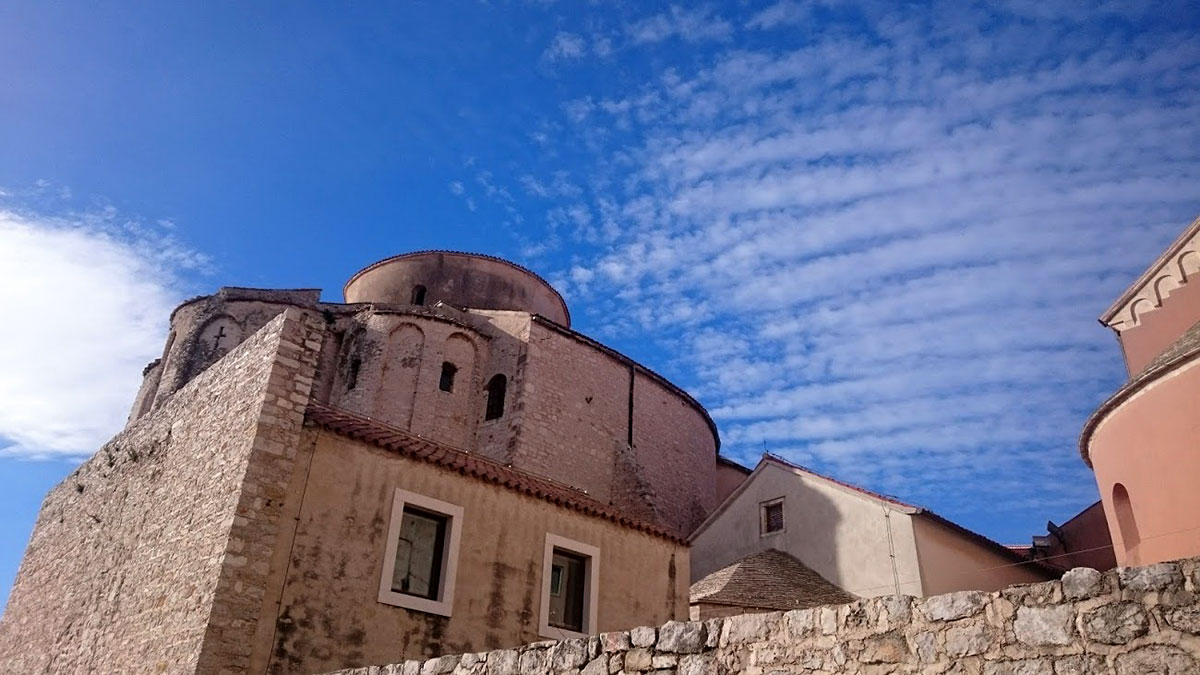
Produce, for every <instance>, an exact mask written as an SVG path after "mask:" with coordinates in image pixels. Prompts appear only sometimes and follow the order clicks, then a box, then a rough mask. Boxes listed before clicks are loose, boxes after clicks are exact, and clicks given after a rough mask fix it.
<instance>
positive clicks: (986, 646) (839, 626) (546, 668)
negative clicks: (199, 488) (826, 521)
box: [338, 558, 1200, 675]
mask: <svg viewBox="0 0 1200 675" xmlns="http://www.w3.org/2000/svg"><path fill="white" fill-rule="evenodd" d="M1198 592H1200V559H1196V558H1193V559H1188V560H1183V561H1179V562H1176V563H1160V564H1157V565H1150V566H1148V567H1141V568H1120V569H1116V570H1110V571H1109V572H1105V573H1100V572H1097V571H1096V570H1092V569H1089V568H1077V569H1075V570H1072V571H1070V572H1068V573H1067V574H1066V575H1065V576H1064V577H1063V579H1062V580H1061V581H1051V582H1045V583H1038V584H1029V585H1023V586H1012V587H1009V588H1007V589H1004V590H1002V591H998V592H994V593H981V592H978V591H961V592H958V593H950V594H947V595H939V596H934V597H931V598H925V599H922V600H918V599H914V598H911V597H908V596H900V597H895V596H888V597H882V598H870V599H864V600H859V601H856V602H853V603H851V604H848V605H842V606H837V607H817V608H812V609H803V610H795V611H791V612H774V613H768V614H743V615H740V616H733V617H726V618H716V619H709V620H707V621H703V622H674V621H673V622H669V623H667V624H664V625H663V626H661V627H659V628H651V627H642V628H635V629H633V630H630V631H622V632H616V633H603V634H601V635H599V636H594V637H591V638H587V639H579V640H567V641H563V642H540V643H534V644H531V645H527V646H525V647H522V648H520V649H509V650H500V651H493V652H487V653H481V654H463V655H455V656H442V657H439V658H434V659H429V660H426V661H406V662H404V663H399V664H394V665H388V666H375V667H371V668H358V669H351V670H343V671H339V673H338V675H518V674H520V675H618V674H619V675H632V674H633V673H653V674H654V675H725V674H727V673H745V674H746V675H773V674H776V673H778V674H782V673H812V674H814V675H818V674H825V675H834V674H843V673H845V674H850V675H884V674H893V675H903V674H914V675H916V674H920V675H1101V674H1108V673H1112V674H1114V675H1151V674H1154V675H1196V673H1200V599H1198V596H1197V593H1198Z"/></svg>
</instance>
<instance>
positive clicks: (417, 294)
mask: <svg viewBox="0 0 1200 675" xmlns="http://www.w3.org/2000/svg"><path fill="white" fill-rule="evenodd" d="M412 304H414V305H423V304H425V287H424V286H413V292H412Z"/></svg>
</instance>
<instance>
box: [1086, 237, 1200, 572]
mask: <svg viewBox="0 0 1200 675" xmlns="http://www.w3.org/2000/svg"><path fill="white" fill-rule="evenodd" d="M1198 278H1200V219H1197V220H1196V221H1194V222H1193V223H1192V224H1191V225H1190V226H1189V227H1188V228H1187V229H1185V230H1184V231H1183V233H1182V234H1181V235H1180V236H1179V237H1178V238H1177V239H1176V240H1175V242H1174V243H1172V244H1171V246H1169V247H1168V248H1167V250H1166V251H1164V252H1163V254H1162V255H1161V256H1160V257H1159V258H1158V260H1156V261H1155V262H1154V263H1153V264H1152V265H1151V266H1150V267H1149V268H1148V269H1147V270H1146V271H1145V272H1144V273H1143V274H1142V275H1141V276H1140V277H1139V278H1138V279H1137V280H1136V281H1135V282H1134V283H1133V284H1132V285H1131V286H1130V287H1129V288H1128V289H1127V290H1126V291H1125V292H1124V293H1122V294H1121V296H1120V297H1119V298H1117V300H1116V302H1114V303H1113V305H1112V306H1111V307H1110V308H1109V309H1108V310H1107V311H1106V312H1105V313H1104V314H1103V315H1101V317H1100V322H1101V323H1103V324H1104V325H1105V326H1108V327H1109V328H1111V329H1112V330H1113V332H1114V333H1115V334H1116V336H1117V341H1118V343H1119V344H1120V346H1121V350H1122V353H1123V355H1124V357H1125V364H1126V367H1127V369H1128V371H1129V381H1128V382H1126V383H1125V385H1124V386H1122V387H1121V388H1120V389H1119V390H1117V392H1116V393H1115V394H1113V395H1112V396H1111V397H1110V398H1109V399H1108V400H1107V401H1105V402H1104V403H1103V404H1102V405H1101V406H1100V408H1099V409H1098V410H1097V411H1096V412H1095V413H1093V414H1092V416H1091V417H1090V418H1089V419H1088V421H1087V423H1086V424H1085V425H1084V428H1083V433H1082V434H1081V436H1080V439H1079V452H1080V454H1081V455H1082V457H1083V460H1084V461H1085V462H1087V464H1088V466H1090V467H1092V469H1093V471H1094V472H1095V475H1096V483H1097V485H1098V487H1099V489H1100V499H1101V501H1102V502H1103V504H1104V513H1105V517H1106V519H1107V521H1108V526H1109V531H1110V534H1111V537H1112V542H1113V548H1114V552H1115V554H1116V561H1117V563H1118V564H1120V565H1142V564H1150V563H1154V562H1160V561H1164V560H1173V559H1175V558H1183V557H1187V556H1194V555H1197V554H1198V553H1200V490H1197V489H1196V482H1197V477H1198V476H1200V283H1197V279H1198Z"/></svg>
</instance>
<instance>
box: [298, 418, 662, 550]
mask: <svg viewBox="0 0 1200 675" xmlns="http://www.w3.org/2000/svg"><path fill="white" fill-rule="evenodd" d="M305 418H306V419H307V420H308V421H310V422H312V423H314V424H317V425H320V426H323V427H325V428H327V429H329V430H331V431H334V432H336V433H338V434H341V435H343V436H347V437H349V438H353V439H355V440H358V441H362V442H364V443H370V444H372V445H375V446H377V447H381V448H385V449H387V450H392V451H397V452H400V453H403V454H405V455H406V456H408V457H410V458H413V459H418V460H422V461H425V462H428V463H430V464H435V465H438V466H441V467H443V468H447V469H451V470H454V471H457V472H458V473H461V474H463V475H468V476H471V477H473V478H477V479H479V480H483V481H486V482H490V483H494V484H498V485H501V486H503V487H507V488H509V489H512V490H516V491H518V492H523V493H525V494H527V495H529V496H532V497H536V498H539V499H542V500H545V501H548V502H551V503H553V504H558V505H560V506H565V507H567V508H570V509H573V510H575V511H579V512H581V513H585V514H587V515H591V516H595V517H599V518H603V519H605V520H609V521H612V522H614V523H616V524H618V525H623V526H626V527H630V528H633V529H635V530H639V531H642V532H645V533H647V534H651V535H654V536H658V537H662V538H664V539H669V540H671V541H674V542H676V543H682V542H683V539H682V538H681V537H679V536H678V535H676V534H674V533H672V532H671V531H669V530H667V529H666V528H663V527H660V526H659V525H656V524H654V523H649V522H646V521H643V520H639V519H637V518H633V517H631V516H628V515H626V514H624V513H622V512H620V511H619V510H617V509H615V508H613V507H612V506H611V505H608V504H604V503H603V502H601V501H599V500H597V499H595V498H593V497H592V496H590V495H588V494H587V493H586V492H584V491H583V490H580V489H579V488H577V487H574V486H572V485H568V484H566V483H562V482H559V481H556V480H554V479H552V478H548V477H546V476H540V475H538V474H535V473H532V472H530V471H525V470H523V469H517V468H514V467H512V466H510V465H507V464H504V463H502V462H498V461H496V460H494V459H491V458H489V457H484V456H482V455H479V454H476V453H473V452H469V451H467V450H463V449H461V448H456V447H453V446H451V445H447V444H445V443H441V442H439V441H435V440H431V439H428V438H424V437H422V436H419V435H417V434H414V433H412V432H411V431H408V430H406V429H401V428H399V427H394V426H392V425H390V424H387V423H385V422H381V421H379V420H375V419H373V418H370V417H367V416H365V415H360V414H358V413H355V412H351V411H349V410H345V409H343V408H338V407H335V406H331V405H328V404H325V403H317V402H315V401H314V402H311V403H309V405H308V410H307V411H306V412H305Z"/></svg>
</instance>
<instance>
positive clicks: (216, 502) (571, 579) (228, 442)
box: [0, 251, 746, 673]
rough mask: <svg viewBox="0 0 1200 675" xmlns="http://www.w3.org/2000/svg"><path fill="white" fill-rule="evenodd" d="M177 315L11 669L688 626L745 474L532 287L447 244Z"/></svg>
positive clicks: (6, 654) (53, 546) (65, 525)
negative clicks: (341, 298) (692, 583)
mask: <svg viewBox="0 0 1200 675" xmlns="http://www.w3.org/2000/svg"><path fill="white" fill-rule="evenodd" d="M344 294H345V302H344V303H332V302H322V301H321V300H320V291H319V290H315V289H302V290H260V289H247V288H222V289H221V290H219V291H218V292H217V293H215V294H213V295H209V296H204V297H199V298H194V299H192V300H189V301H187V302H185V303H183V304H182V305H181V306H180V307H179V308H177V309H176V310H175V311H174V312H173V313H172V315H171V317H170V333H169V336H168V338H167V343H166V346H165V349H164V351H163V355H162V358H161V359H159V360H156V361H154V362H153V363H151V364H150V365H149V366H148V367H147V368H146V370H145V377H144V383H143V385H142V387H141V390H140V391H139V392H138V395H137V398H136V400H135V402H134V405H133V410H132V412H131V414H130V416H129V423H128V425H127V427H126V428H125V430H124V431H122V432H121V433H119V434H118V435H117V436H116V437H115V438H113V439H112V440H111V441H110V442H109V443H107V444H106V445H105V446H104V447H103V448H101V449H100V450H99V452H97V453H96V454H95V455H94V456H93V457H92V458H91V459H89V460H88V461H87V462H86V463H84V464H83V465H82V466H81V467H79V469H78V470H76V471H75V472H74V473H73V474H72V475H71V476H69V477H68V478H67V479H66V480H65V481H63V483H61V484H60V485H58V486H57V487H56V488H55V489H54V490H52V491H51V493H50V494H49V495H48V496H47V497H46V500H45V502H44V504H43V507H42V511H41V513H40V515H39V518H38V521H37V524H36V526H35V529H34V533H33V535H32V538H31V540H30V543H29V547H28V550H27V552H26V555H25V558H24V561H23V562H22V565H21V568H20V572H19V574H18V578H17V581H16V584H15V586H14V588H13V591H12V595H11V598H10V600H9V604H8V607H7V611H6V612H5V615H4V618H3V621H2V623H0V664H3V665H4V668H5V669H6V672H25V673H33V672H85V671H86V672H113V673H116V672H160V673H165V672H169V673H193V672H196V673H310V672H322V671H330V670H336V669H338V668H346V667H352V666H358V665H363V664H370V663H388V662H396V661H400V660H404V659H406V658H421V657H426V656H433V655H438V654H443V653H454V652H470V651H478V650H484V649H496V648H501V647H511V646H516V645H520V644H525V643H528V642H533V641H537V640H540V639H547V638H556V639H560V638H563V637H571V636H579V635H587V634H595V633H597V632H600V631H612V630H620V629H626V628H630V627H632V626H637V625H642V624H659V623H662V622H664V621H668V620H671V619H682V618H686V615H687V611H688V583H689V578H690V572H689V559H688V547H687V544H686V540H685V538H686V537H687V535H688V534H689V533H690V532H691V531H692V530H693V529H695V528H696V526H697V525H699V524H700V523H701V522H702V521H704V519H705V518H706V517H707V516H708V515H709V514H710V513H711V512H712V511H713V509H714V508H715V507H716V505H717V504H719V503H720V502H721V501H722V500H723V499H724V498H725V497H726V496H728V494H729V493H730V492H732V490H733V489H734V488H735V487H736V486H737V485H738V484H739V483H740V482H741V480H742V479H743V478H744V477H745V473H746V472H745V470H744V469H741V468H740V467H738V466H737V465H735V464H733V463H731V462H728V461H726V460H723V459H721V458H720V457H719V456H718V450H719V443H720V441H719V438H718V436H717V432H716V427H715V425H714V424H713V421H712V420H711V419H710V417H709V415H708V414H707V413H706V412H705V410H704V408H703V407H702V406H701V405H700V404H699V403H698V402H697V401H696V400H694V399H693V398H692V397H691V396H689V395H688V394H687V393H686V392H684V391H683V390H682V389H680V388H679V387H677V386H675V385H674V384H672V383H671V382H669V381H668V380H666V379H665V378H664V377H662V376H661V375H658V374H657V373H655V372H654V371H652V370H651V369H649V368H647V367H646V366H643V365H641V364H639V363H636V362H635V361H633V360H632V359H630V358H628V357H626V356H624V355H622V354H620V353H618V352H616V351H614V350H613V349H610V348H608V347H606V346H604V345H602V344H600V343H599V342H597V341H595V340H593V339H591V338H589V337H587V336H585V335H583V334H581V333H578V332H576V331H574V330H572V329H571V327H570V315H569V313H568V310H567V307H566V304H565V303H564V301H563V299H562V297H561V296H560V295H559V294H558V293H557V292H555V291H554V289H553V288H551V287H550V285H549V284H547V283H546V282H545V281H544V280H542V279H541V278H540V277H538V276H537V275H536V274H534V273H533V272H530V271H529V270H526V269H524V268H522V267H519V266H517V265H515V264H512V263H510V262H507V261H504V260H500V259H498V258H492V257H488V256H482V255H470V254H465V253H456V252H449V251H425V252H418V253H410V254H407V255H401V256H396V257H393V258H389V259H386V260H383V261H380V262H378V263H375V264H373V265H371V266H369V267H367V268H365V269H363V270H362V271H360V272H358V273H357V274H355V275H354V276H353V277H352V278H351V279H350V281H349V282H348V283H347V284H346V286H345V289H344Z"/></svg>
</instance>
